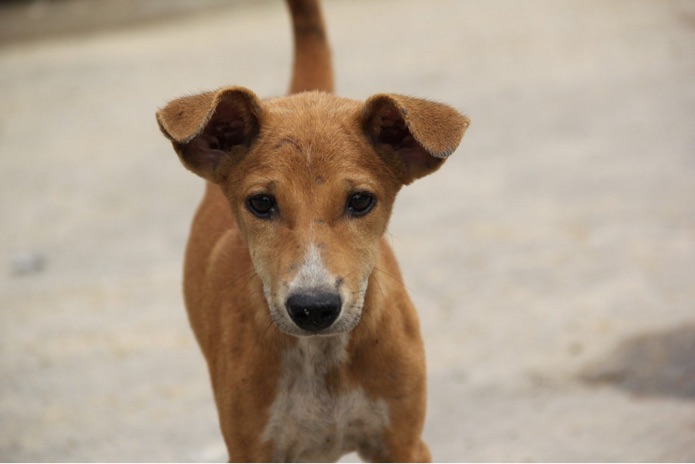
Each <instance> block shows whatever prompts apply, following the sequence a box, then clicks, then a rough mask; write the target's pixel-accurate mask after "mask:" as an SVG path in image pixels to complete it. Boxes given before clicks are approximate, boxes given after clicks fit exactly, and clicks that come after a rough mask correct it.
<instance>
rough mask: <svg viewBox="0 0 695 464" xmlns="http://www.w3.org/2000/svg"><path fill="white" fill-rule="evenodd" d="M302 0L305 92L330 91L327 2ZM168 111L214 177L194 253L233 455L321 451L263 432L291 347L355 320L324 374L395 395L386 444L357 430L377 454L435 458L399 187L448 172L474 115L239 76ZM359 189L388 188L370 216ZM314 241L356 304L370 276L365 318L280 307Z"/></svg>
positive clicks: (196, 287) (172, 128)
mask: <svg viewBox="0 0 695 464" xmlns="http://www.w3.org/2000/svg"><path fill="white" fill-rule="evenodd" d="M288 3H289V6H290V11H291V13H292V18H293V24H294V35H295V67H294V73H293V80H292V84H291V92H301V91H305V90H312V89H318V90H322V91H331V90H332V86H333V84H332V72H331V68H330V52H329V49H328V45H327V42H326V34H325V30H324V27H323V21H322V18H321V12H320V9H319V5H318V2H317V0H288ZM157 120H158V122H159V125H160V128H161V130H162V132H163V133H164V135H165V136H166V137H167V138H169V139H170V140H171V142H172V143H173V146H174V149H175V150H176V152H177V153H178V154H179V156H180V158H181V161H182V163H183V164H184V166H186V167H187V168H188V169H190V170H191V171H193V172H194V173H196V174H198V175H200V176H201V177H203V178H204V179H206V180H207V186H206V190H205V195H204V197H203V200H202V202H201V204H200V207H199V208H198V211H197V213H196V215H195V218H194V220H193V224H192V227H191V233H190V238H189V242H188V247H187V250H186V259H185V274H184V294H185V302H186V307H187V309H188V314H189V318H190V322H191V325H192V328H193V331H194V333H195V335H196V338H197V340H198V343H199V344H200V346H201V349H202V351H203V353H204V355H205V358H206V360H207V363H208V367H209V371H210V376H211V380H212V385H213V390H214V393H215V400H216V403H217V409H218V412H219V417H220V423H221V427H222V432H223V435H224V438H225V441H226V444H227V448H228V452H229V457H230V460H232V461H271V460H276V459H293V458H295V459H299V458H301V456H308V455H292V454H288V453H290V451H288V450H280V449H278V448H277V446H276V445H275V442H274V440H273V438H270V439H264V438H263V434H264V431H265V430H266V428H267V426H268V422H269V420H270V411H271V406H272V405H273V402H274V400H275V398H276V397H277V395H278V388H279V385H280V384H279V382H280V378H281V377H282V375H283V355H284V353H287V350H289V349H291V348H292V347H295V346H296V345H297V341H298V338H297V335H300V336H309V337H312V336H313V337H319V336H323V337H329V338H326V340H331V339H332V338H330V337H336V336H337V334H338V332H345V331H348V332H347V333H348V334H349V343H348V345H347V356H346V359H345V360H344V361H343V362H340V363H339V364H338V365H337V366H334V367H332V368H331V369H330V370H329V371H328V373H327V374H326V375H325V378H324V379H320V380H321V381H322V382H325V385H326V388H327V390H328V391H329V392H330V394H331V395H339V394H341V393H347V392H350V391H354V390H355V389H356V388H361V389H363V391H364V392H365V393H366V395H367V397H368V398H369V399H373V400H382V401H384V402H385V404H386V405H387V406H388V419H389V421H388V423H389V426H388V427H386V428H385V429H384V430H383V431H382V433H381V434H380V435H379V437H378V440H377V441H376V442H374V441H373V440H372V439H373V437H364V440H363V441H361V440H358V444H357V445H356V447H357V449H358V451H359V452H360V453H361V455H362V456H363V457H364V458H366V459H371V460H378V461H427V460H429V459H430V455H429V451H428V449H427V446H426V445H425V444H424V442H422V440H421V439H420V435H421V432H422V428H423V423H424V417H425V357H424V350H423V346H422V340H421V337H420V333H419V325H418V320H417V315H416V313H415V310H414V308H413V306H412V303H411V302H410V299H409V298H408V295H407V293H406V291H405V289H404V287H403V284H402V281H401V276H400V272H399V269H398V265H397V263H396V260H395V258H394V256H393V253H392V252H391V249H390V248H389V246H388V244H387V242H386V240H385V239H384V238H383V234H384V232H385V231H386V227H387V224H388V220H389V216H390V214H391V209H392V205H393V202H394V200H395V197H396V194H397V192H398V190H399V189H400V187H401V186H402V185H404V184H408V183H410V182H412V181H413V180H415V179H417V178H419V177H422V176H424V175H427V174H429V173H431V172H433V171H435V170H437V169H438V168H439V167H440V166H441V165H442V164H443V162H444V160H445V159H446V157H447V156H449V155H450V154H451V153H452V152H453V151H454V150H455V149H456V147H457V145H458V143H459V140H460V139H461V137H462V136H463V133H464V131H465V129H466V128H467V126H468V119H467V118H465V117H463V116H461V115H460V114H459V113H458V112H456V111H455V110H454V109H452V108H450V107H448V106H446V105H443V104H440V103H435V102H431V101H426V100H421V99H416V98H412V97H406V96H402V95H391V94H381V95H376V96H374V97H371V98H370V99H368V100H367V102H365V103H361V102H357V101H353V100H348V99H343V98H339V97H336V96H334V95H331V94H329V93H324V92H303V93H296V94H294V95H291V96H289V97H284V98H277V99H271V100H265V101H261V100H260V99H259V98H258V97H256V95H255V94H254V93H253V92H251V91H250V90H248V89H244V88H239V87H228V88H223V89H220V90H217V91H214V92H207V93H204V94H201V95H196V96H190V97H183V98H180V99H177V100H174V101H172V102H171V103H169V104H168V105H167V106H166V107H165V108H163V109H162V110H160V111H159V112H158V113H157ZM356 191H357V192H362V191H367V192H370V193H371V194H373V195H374V197H375V198H376V205H375V206H374V208H373V209H372V211H370V212H369V213H368V214H366V215H364V216H362V217H351V216H349V215H347V213H346V201H347V200H346V199H347V198H349V197H350V195H351V194H352V193H354V192H356ZM258 193H263V194H269V195H272V196H273V197H274V198H275V199H276V200H277V206H278V212H277V214H276V215H275V216H273V218H272V219H261V218H259V217H255V216H254V215H253V214H252V213H250V212H249V209H248V206H247V203H246V201H247V199H248V198H249V197H250V196H253V195H254V194H258ZM307 244H311V245H312V246H315V247H316V248H317V249H318V250H319V252H320V256H321V260H322V261H321V262H322V263H323V265H325V268H326V272H330V275H331V276H336V280H335V289H337V290H336V291H340V292H342V293H341V295H343V296H344V298H343V299H344V300H345V299H346V298H347V299H350V298H353V297H354V298H353V299H356V300H359V296H360V294H359V291H358V288H359V287H360V285H361V282H367V286H366V292H365V293H364V295H363V301H356V302H355V305H356V306H355V307H361V314H360V315H359V317H358V321H359V322H358V323H356V326H354V328H353V327H347V328H346V329H344V330H338V329H335V330H336V331H335V332H332V330H334V329H332V328H330V327H329V328H328V329H326V332H325V334H324V333H323V332H322V333H320V334H319V335H312V334H307V333H294V331H296V330H297V329H296V328H294V327H291V326H289V327H282V326H278V324H277V321H276V319H274V318H275V317H276V315H273V316H272V317H271V312H272V311H273V308H274V305H275V304H276V303H277V305H276V306H277V307H278V308H280V309H282V308H283V304H284V301H285V300H283V298H282V297H283V296H286V295H285V294H284V293H283V292H285V291H286V288H287V287H288V286H289V283H288V282H290V281H291V279H292V278H293V276H294V275H296V272H297V268H298V267H299V266H300V264H301V263H302V260H303V259H304V256H305V255H306V250H307ZM354 295H357V296H354ZM322 334H323V335H322ZM288 426H291V424H290V425H288ZM367 439H369V440H372V441H370V442H369V444H367V442H368V440H367ZM374 443H377V444H376V445H375V444H374ZM311 456H319V457H321V456H323V455H321V454H320V453H319V454H316V455H311ZM326 456H327V457H331V456H332V455H326ZM324 459H325V458H324Z"/></svg>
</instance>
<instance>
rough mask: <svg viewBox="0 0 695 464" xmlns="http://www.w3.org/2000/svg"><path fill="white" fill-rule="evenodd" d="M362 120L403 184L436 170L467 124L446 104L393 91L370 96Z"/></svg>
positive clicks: (462, 117)
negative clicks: (395, 93) (397, 93)
mask: <svg viewBox="0 0 695 464" xmlns="http://www.w3.org/2000/svg"><path fill="white" fill-rule="evenodd" d="M362 122H363V127H364V130H365V131H366V133H367V136H368V137H369V138H370V140H371V142H372V144H373V145H374V146H375V148H376V150H377V153H379V155H381V156H382V158H383V159H384V160H385V161H386V162H387V164H388V165H389V166H391V167H392V169H394V171H395V173H396V175H397V176H398V178H399V179H400V181H401V182H403V183H404V184H409V183H411V182H412V181H414V180H415V179H419V178H420V177H423V176H426V175H427V174H430V173H432V172H434V171H436V170H437V169H439V167H441V165H442V164H444V161H445V160H446V158H447V157H449V155H451V154H452V153H453V152H454V150H456V147H458V145H459V142H460V141H461V137H463V133H464V132H465V131H466V128H468V125H469V124H470V120H469V119H468V118H467V117H465V116H463V115H462V114H460V113H459V112H458V111H456V110H455V109H453V108H452V107H450V106H448V105H444V104H442V103H437V102H432V101H429V100H423V99H419V98H413V97H407V96H404V95H394V94H378V95H374V96H373V97H371V98H369V99H368V100H367V101H366V103H365V106H364V110H363V113H362Z"/></svg>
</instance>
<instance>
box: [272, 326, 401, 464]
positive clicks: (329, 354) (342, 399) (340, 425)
mask: <svg viewBox="0 0 695 464" xmlns="http://www.w3.org/2000/svg"><path fill="white" fill-rule="evenodd" d="M339 338H340V337H339ZM346 344H347V341H346V339H339V341H337V342H336V338H334V337H331V339H300V341H299V343H298V344H297V346H296V347H295V348H293V349H291V350H289V351H288V352H286V353H285V356H284V359H283V374H282V377H281V379H280V383H279V388H278V391H277V394H276V397H275V400H274V401H273V403H272V406H271V409H270V419H269V421H268V424H267V426H266V428H265V431H264V433H263V439H264V440H267V441H270V442H271V443H272V447H273V450H274V451H273V453H274V459H275V460H279V461H295V462H296V461H335V460H337V459H339V458H340V457H341V456H342V455H343V454H345V453H348V452H351V451H354V450H356V449H358V448H359V449H362V450H365V449H378V448H379V446H380V445H379V443H380V437H381V433H382V432H383V430H384V428H385V427H386V426H387V425H388V420H389V419H388V407H387V405H386V402H385V401H383V400H373V399H370V398H368V396H367V395H366V393H365V392H364V390H363V389H362V388H355V389H351V390H347V391H341V392H335V391H334V389H331V388H329V386H328V385H327V382H326V374H327V373H329V371H331V370H332V369H334V368H336V367H338V366H339V365H340V364H341V363H342V362H345V358H346V352H345V345H346Z"/></svg>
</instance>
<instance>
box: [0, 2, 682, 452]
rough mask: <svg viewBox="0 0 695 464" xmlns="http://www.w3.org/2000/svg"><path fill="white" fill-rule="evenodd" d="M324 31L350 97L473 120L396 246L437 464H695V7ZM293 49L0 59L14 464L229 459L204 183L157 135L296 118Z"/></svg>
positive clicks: (5, 427)
mask: <svg viewBox="0 0 695 464" xmlns="http://www.w3.org/2000/svg"><path fill="white" fill-rule="evenodd" d="M148 1H150V0H148ZM213 3H214V2H213ZM94 4H97V2H95V3H94ZM32 5H33V7H35V8H39V7H46V5H50V3H47V2H32ZM37 5H38V6H37ZM42 5H43V6H42ZM56 5H57V6H56ZM63 5H69V3H63ZM4 7H7V6H6V5H5V6H4ZM53 7H55V8H60V4H55V5H53ZM32 11H33V10H32ZM326 13H327V17H328V22H329V31H330V36H331V39H332V42H333V48H334V52H335V60H336V69H337V76H338V89H339V93H341V94H342V95H345V96H349V97H353V98H360V99H364V98H366V97H368V96H369V95H371V94H374V93H377V92H383V91H391V92H401V93H407V94H412V95H417V96H426V97H432V98H435V99H439V100H442V101H445V102H448V103H450V104H452V105H454V106H456V107H457V108H459V109H461V110H462V111H463V112H465V113H467V114H468V115H469V116H470V117H471V119H472V121H473V124H472V126H471V128H470V129H469V131H468V133H467V134H466V136H465V138H464V140H463V142H462V144H461V147H460V148H459V150H458V151H457V153H456V154H455V155H454V156H453V158H452V159H451V160H450V161H449V162H448V163H447V165H446V166H445V167H444V168H443V169H442V170H441V171H439V172H438V173H437V174H436V175H434V176H432V177H431V178H426V179H423V180H421V181H418V182H416V183H415V184H414V185H412V186H409V187H408V188H406V189H404V190H403V192H402V194H401V195H400V198H399V200H398V204H397V208H396V211H395V215H394V218H393V221H392V223H391V227H390V235H391V236H392V240H393V244H394V246H395V248H396V251H397V254H398V255H399V257H400V262H401V265H402V268H403V271H404V275H405V279H406V282H407V284H408V287H409V289H410V292H411V294H412V297H413V299H414V301H415V303H416V305H417V306H418V308H419V311H420V314H421V320H422V329H423V332H424V336H425V338H426V346H427V354H428V362H429V379H430V384H429V385H430V390H429V398H430V401H429V411H428V417H427V426H426V431H425V436H426V439H427V441H428V442H429V444H430V447H431V449H432V451H433V455H434V458H435V460H438V461H462V460H465V461H693V460H695V303H694V301H695V3H694V2H688V1H659V2H655V1H648V0H644V1H642V0H625V1H622V2H605V1H600V0H581V1H579V0H575V1H571V0H566V1H562V2H558V1H553V0H529V1H526V2H517V1H514V0H492V1H485V2H483V1H461V0H439V1H437V2H423V1H415V0H379V1H375V0H369V1H367V0H356V1H351V2H347V1H327V2H326ZM1 15H2V14H1V13H0V16H1ZM39 16H40V13H39ZM55 17H58V16H55ZM48 18H49V19H48V21H49V22H51V21H52V20H51V18H53V16H49V17H48ZM22 21H25V23H23V24H26V27H27V28H29V27H32V25H31V21H30V19H26V18H25V19H22ZM20 29H21V28H20ZM87 29H89V28H87ZM288 37H289V28H288V18H287V15H286V12H285V9H284V7H283V6H282V5H281V4H280V2H279V1H272V2H271V1H264V2H255V3H254V2H242V3H231V4H230V5H229V6H228V7H226V8H222V7H219V5H218V6H216V7H215V8H214V9H210V10H207V11H203V12H197V13H196V14H190V15H188V14H187V15H178V16H173V17H172V16H169V17H167V18H166V20H165V19H160V20H158V21H156V22H150V21H136V22H133V23H129V24H128V25H125V26H123V25H121V26H113V25H110V26H109V27H108V28H107V29H100V30H98V31H96V32H95V31H94V29H93V28H92V29H91V30H85V31H82V32H81V33H79V34H61V35H58V36H55V35H52V36H49V37H46V36H41V34H38V35H36V34H34V35H32V34H27V35H26V36H25V37H23V39H22V40H21V41H13V40H3V41H2V42H1V43H0V89H1V90H0V109H1V110H0V231H1V233H0V266H1V267H0V460H3V461H15V460H21V461H222V460H224V459H226V456H225V450H224V447H223V445H222V441H221V438H220V434H219V431H218V426H217V423H216V415H215V411H214V408H213V403H212V398H211V393H210V388H209V386H208V379H207V373H206V371H205V367H204V362H203V359H202V357H201V356H200V354H199V352H198V348H197V346H196V345H195V343H194V340H193V338H192V335H191V332H190V330H189V328H188V325H187V321H186V317H185V313H184V309H183V305H182V299H181V295H180V294H181V291H180V273H181V256H182V250H183V246H184V242H185V239H186V233H187V229H188V224H189V221H190V218H191V215H192V212H193V210H194V208H195V206H196V204H197V202H198V200H199V197H200V194H201V189H202V184H201V181H200V180H198V179H197V178H196V177H195V176H193V175H192V174H190V173H188V172H187V171H185V170H184V169H183V168H182V167H181V166H180V165H179V162H178V161H177V159H176V156H175V155H174V153H173V151H172V150H171V148H170V146H169V144H168V143H167V142H166V141H165V140H164V138H163V137H162V136H161V135H160V134H159V131H158V130H157V127H156V124H155V120H154V112H155V110H156V109H157V108H158V107H159V106H162V105H163V104H164V103H165V102H166V101H168V100H169V99H171V98H173V97H176V96H180V95H183V94H187V93H192V92H197V91H201V90H205V89H212V88H216V87H218V86H222V85H227V84H240V85H245V86H248V87H250V88H252V89H254V90H255V91H256V92H257V93H258V94H260V95H264V96H272V95H279V94H282V93H283V91H284V89H285V88H286V83H287V81H288V76H289V66H290V44H289V39H288ZM350 458H354V456H352V457H349V458H348V459H350Z"/></svg>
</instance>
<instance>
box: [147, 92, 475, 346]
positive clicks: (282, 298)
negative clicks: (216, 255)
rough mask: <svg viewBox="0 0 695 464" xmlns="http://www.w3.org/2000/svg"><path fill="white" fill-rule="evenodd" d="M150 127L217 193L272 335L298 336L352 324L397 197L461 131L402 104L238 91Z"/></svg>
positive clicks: (164, 116)
mask: <svg viewBox="0 0 695 464" xmlns="http://www.w3.org/2000/svg"><path fill="white" fill-rule="evenodd" d="M157 120H158V122H159V125H160V128H161V130H162V132H163V133H164V134H165V135H166V136H167V137H168V138H169V139H170V140H171V141H172V143H173V145H174V148H175V150H176V152H177V153H178V155H179V157H180V158H181V161H182V162H183V164H184V165H185V166H186V167H187V168H188V169H190V170H191V171H193V172H194V173H196V174H198V175H200V176H201V177H203V178H205V179H207V180H208V181H210V182H213V183H216V184H219V185H220V187H221V188H222V190H223V191H224V193H225V195H226V197H227V198H228V200H229V204H230V207H231V212H232V215H233V216H234V219H235V220H236V223H237V224H238V226H239V229H240V231H241V234H242V235H243V237H244V238H245V240H246V243H247V244H248V247H249V252H250V255H251V259H252V261H253V265H254V267H255V271H256V273H257V274H258V276H259V277H260V279H261V280H262V282H263V288H264V293H265V297H266V300H267V302H268V307H269V309H270V313H271V316H272V318H273V320H274V322H275V324H276V325H277V327H278V328H279V329H280V330H281V331H283V332H285V333H288V334H292V335H298V336H302V335H329V334H336V333H341V332H347V331H349V330H351V329H352V328H353V327H354V326H355V325H356V324H357V323H358V322H359V319H360V316H361V313H362V306H363V304H364V297H365V293H366V291H367V286H368V281H369V277H370V275H371V274H372V272H373V270H374V266H375V263H376V261H377V257H378V253H379V241H380V239H381V236H382V235H383V233H384V232H385V230H386V226H387V224H388V220H389V216H390V214H391V209H392V206H393V202H394V199H395V197H396V194H397V192H398V190H399V189H400V187H401V186H402V185H404V184H409V183H410V182H412V181H413V180H415V179H417V178H420V177H422V176H425V175H427V174H429V173H431V172H434V171H435V170H437V169H438V168H439V167H440V166H441V165H442V164H443V163H444V161H445V159H446V158H447V157H448V156H449V155H450V154H451V153H453V151H454V150H455V149H456V147H457V146H458V144H459V141H460V139H461V137H462V136H463V133H464V131H465V130H466V128H467V126H468V123H469V121H468V119H467V118H465V117H464V116H462V115H460V114H459V113H458V112H457V111H456V110H454V109H452V108H450V107H449V106H446V105H443V104H440V103H434V102H431V101H427V100H421V99H416V98H411V97H406V96H402V95H391V94H380V95H376V96H373V97H371V98H370V99H368V100H367V101H366V102H365V103H360V102H356V101H353V100H347V99H343V98H338V97H336V96H333V95H330V94H326V93H319V92H309V93H302V94H297V95H292V96H289V97H284V98H277V99H271V100H267V101H261V100H259V99H258V98H257V97H256V95H255V94H254V93H253V92H251V91H250V90H247V89H244V88H239V87H231V88H224V89H220V90H218V91H215V92H208V93H203V94H200V95H196V96H190V97H184V98H180V99H178V100H174V101H172V102H171V103H169V104H168V105H167V106H166V107H165V108H163V109H162V110H161V111H159V112H158V113H157Z"/></svg>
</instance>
